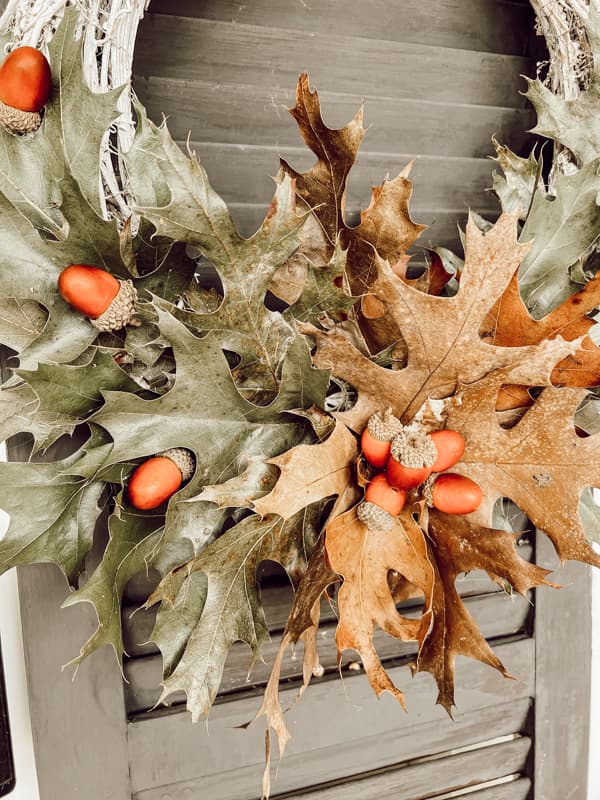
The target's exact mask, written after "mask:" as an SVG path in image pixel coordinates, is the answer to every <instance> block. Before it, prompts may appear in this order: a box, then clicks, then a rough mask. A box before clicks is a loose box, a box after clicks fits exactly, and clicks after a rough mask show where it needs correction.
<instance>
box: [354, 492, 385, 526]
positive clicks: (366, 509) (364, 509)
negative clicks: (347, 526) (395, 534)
mask: <svg viewBox="0 0 600 800" xmlns="http://www.w3.org/2000/svg"><path fill="white" fill-rule="evenodd" d="M356 516H357V517H358V518H359V520H360V521H361V522H364V524H365V525H366V526H367V528H371V530H374V531H389V530H391V529H392V528H393V527H394V517H392V515H391V514H388V512H387V511H385V509H383V508H380V507H379V506H376V505H375V503H369V501H368V500H364V501H363V502H362V503H360V504H359V505H358V506H357V507H356Z"/></svg>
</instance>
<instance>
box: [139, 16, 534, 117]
mask: <svg viewBox="0 0 600 800" xmlns="http://www.w3.org/2000/svg"><path fill="white" fill-rule="evenodd" d="M398 33H399V36H400V35H401V34H400V31H399V32H398ZM175 42H176V46H174V43H175ZM158 65H160V67H159V71H160V75H161V76H162V77H163V78H175V79H178V80H194V79H195V78H197V79H200V80H203V81H208V82H215V83H216V84H222V83H226V84H245V83H248V76H249V75H252V83H253V84H257V85H259V86H262V87H263V88H266V89H269V90H271V89H273V88H277V87H290V86H294V85H295V84H296V80H297V77H298V74H299V73H300V72H302V71H303V70H305V69H309V70H310V75H311V79H312V81H313V83H314V85H316V86H319V87H321V88H326V89H327V90H328V91H333V92H343V93H345V94H352V95H356V94H359V95H364V96H365V97H374V96H375V97H393V98H400V97H407V98H415V97H422V98H426V99H427V100H429V101H435V102H442V103H472V104H477V105H492V106H507V107H510V108H525V107H526V102H527V101H526V100H525V98H524V97H523V96H521V95H520V94H519V91H518V90H519V89H523V88H524V81H523V79H522V78H521V77H520V76H521V75H529V74H532V73H534V72H535V69H534V64H533V62H532V61H531V60H530V59H528V58H524V57H522V56H513V55H505V54H498V53H484V52H473V51H470V50H463V49H453V48H448V47H436V46H432V45H425V44H414V43H410V42H409V43H406V42H402V41H386V42H383V41H376V40H372V39H364V38H360V37H358V36H353V37H349V36H340V35H338V34H337V33H335V32H333V31H331V32H325V31H319V32H318V33H305V32H302V31H296V30H284V29H281V28H276V29H271V28H265V27H262V26H258V25H245V24H233V23H230V22H220V21H212V20H204V19H190V18H188V17H173V16H168V15H164V14H150V15H148V16H147V17H146V18H145V19H144V20H143V22H142V24H141V25H140V33H139V36H138V41H137V45H136V54H135V61H134V67H133V70H134V74H136V75H141V76H148V75H156V74H157V66H158ZM375 65H376V68H375ZM375 75H376V78H375ZM465 124H467V120H465Z"/></svg>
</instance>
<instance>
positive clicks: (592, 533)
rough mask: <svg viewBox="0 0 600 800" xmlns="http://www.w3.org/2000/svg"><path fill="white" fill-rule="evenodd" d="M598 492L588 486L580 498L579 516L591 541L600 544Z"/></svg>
mask: <svg viewBox="0 0 600 800" xmlns="http://www.w3.org/2000/svg"><path fill="white" fill-rule="evenodd" d="M596 494H597V490H596V489H593V488H591V487H590V486H588V487H587V488H586V489H584V490H583V492H582V493H581V497H580V498H579V516H580V517H581V524H582V525H583V529H584V530H585V532H586V534H587V536H588V538H589V539H591V541H592V542H597V543H598V544H600V505H599V504H598V502H597V501H596Z"/></svg>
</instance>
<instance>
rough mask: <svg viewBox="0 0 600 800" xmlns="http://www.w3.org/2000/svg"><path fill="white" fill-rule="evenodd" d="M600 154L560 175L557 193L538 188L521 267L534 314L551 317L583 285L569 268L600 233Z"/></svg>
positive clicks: (525, 228) (523, 233)
mask: <svg viewBox="0 0 600 800" xmlns="http://www.w3.org/2000/svg"><path fill="white" fill-rule="evenodd" d="M599 169H600V158H599V159H596V160H595V161H591V162H590V163H589V164H587V165H586V166H585V167H583V168H582V169H581V170H580V171H579V172H577V173H575V174H574V175H561V174H560V173H557V175H556V178H555V185H556V197H554V198H552V197H546V196H545V195H543V194H542V193H540V192H537V193H536V194H535V196H534V198H533V203H532V205H531V211H530V212H529V216H528V217H527V221H526V222H525V225H524V226H523V230H522V231H521V236H520V237H519V241H520V242H529V241H532V245H531V249H530V250H529V253H527V255H526V256H525V258H524V259H523V261H522V263H521V267H520V269H519V285H520V287H521V293H522V295H523V299H524V300H525V302H526V303H527V306H528V308H529V310H530V312H531V313H532V315H533V316H534V317H536V318H537V319H539V318H541V317H543V316H545V315H546V314H547V313H548V312H549V311H551V310H552V309H553V308H555V307H556V306H557V305H559V304H560V303H561V302H562V301H563V300H565V299H566V298H567V297H569V296H570V295H571V294H573V292H574V291H576V289H577V288H578V287H577V286H576V284H574V283H573V282H572V281H571V279H570V276H569V268H570V267H571V266H572V265H573V264H575V263H576V262H577V261H578V260H579V259H580V258H581V256H583V255H584V254H585V253H587V252H588V251H589V250H590V248H591V247H592V245H593V244H594V243H595V242H596V240H597V239H598V237H599V236H600V206H598V204H597V200H598V194H599V192H600V177H599V175H598V172H599Z"/></svg>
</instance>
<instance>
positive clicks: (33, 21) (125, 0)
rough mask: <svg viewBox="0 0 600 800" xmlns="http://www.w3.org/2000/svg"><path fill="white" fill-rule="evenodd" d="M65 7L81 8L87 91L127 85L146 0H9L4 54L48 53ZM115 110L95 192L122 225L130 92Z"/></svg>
mask: <svg viewBox="0 0 600 800" xmlns="http://www.w3.org/2000/svg"><path fill="white" fill-rule="evenodd" d="M68 5H76V6H77V7H78V9H79V17H80V26H79V30H78V35H79V36H82V37H83V71H84V74H85V77H86V80H87V82H88V85H89V87H90V89H92V91H95V92H106V91H109V90H110V89H114V88H116V87H119V86H123V85H125V84H127V83H128V81H129V80H130V78H131V65H132V61H133V49H134V45H135V37H136V34H137V29H138V25H139V22H140V20H141V19H142V17H143V16H144V12H145V11H146V10H147V8H148V6H149V5H150V0H8V3H7V6H6V9H5V11H4V13H3V14H2V17H0V33H4V34H6V33H9V35H10V40H9V44H8V45H7V50H8V49H12V48H14V47H17V46H19V45H30V46H31V47H37V48H39V49H41V50H43V51H45V52H46V53H47V52H48V43H49V41H50V40H51V38H52V36H53V35H54V31H55V30H56V28H57V26H58V24H59V22H60V20H61V19H62V16H63V14H64V10H65V7H66V6H68ZM118 109H119V112H120V115H119V117H118V118H117V120H116V121H115V124H114V129H113V130H110V131H107V132H106V135H105V137H104V141H103V145H102V152H101V154H100V164H101V186H100V187H99V188H100V201H101V207H102V211H103V214H104V216H105V217H106V218H107V219H108V218H110V217H111V216H114V217H116V218H117V219H119V220H120V221H121V222H124V221H125V220H126V219H128V218H129V217H131V210H130V209H131V205H132V197H131V193H130V191H129V187H128V185H127V176H126V171H125V168H124V164H123V160H122V154H123V153H126V152H127V151H128V150H129V148H130V147H131V144H132V142H133V134H134V122H133V116H132V110H131V93H130V92H124V93H123V94H122V95H121V97H120V98H119V101H118ZM115 152H116V155H117V158H116V159H114V158H113V153H115Z"/></svg>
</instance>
